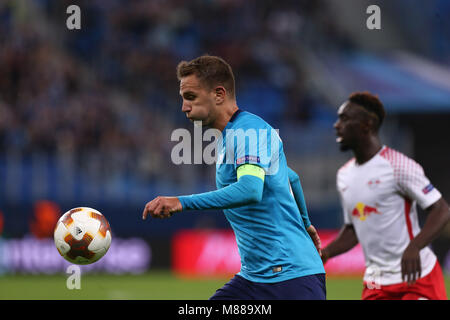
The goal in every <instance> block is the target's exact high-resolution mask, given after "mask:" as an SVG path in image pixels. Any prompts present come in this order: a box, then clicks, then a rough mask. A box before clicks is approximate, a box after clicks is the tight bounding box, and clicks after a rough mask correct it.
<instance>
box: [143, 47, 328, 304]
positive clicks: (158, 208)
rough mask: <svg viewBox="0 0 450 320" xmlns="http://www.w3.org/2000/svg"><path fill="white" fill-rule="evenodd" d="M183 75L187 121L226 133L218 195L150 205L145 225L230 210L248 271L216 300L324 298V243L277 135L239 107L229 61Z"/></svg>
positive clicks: (206, 63) (190, 68) (183, 66)
mask: <svg viewBox="0 0 450 320" xmlns="http://www.w3.org/2000/svg"><path fill="white" fill-rule="evenodd" d="M177 76H178V79H179V80H180V95H181V96H182V99H183V105H182V111H183V112H184V113H185V114H186V117H187V118H188V119H190V120H191V121H201V122H202V125H204V126H208V127H210V128H215V129H217V130H219V131H220V132H221V133H222V138H221V139H219V140H218V144H219V145H218V154H219V156H218V161H217V163H216V185H217V190H215V191H211V192H205V193H200V194H193V195H187V196H179V197H163V196H160V197H157V198H155V199H153V200H152V201H150V202H148V203H147V204H146V205H145V208H144V211H143V219H146V217H147V215H148V214H150V216H152V217H155V218H167V217H170V216H172V214H173V213H175V212H180V211H185V210H207V209H222V210H223V211H224V213H225V216H226V218H227V219H228V221H229V222H230V224H231V227H232V228H233V231H234V233H235V236H236V242H237V245H238V250H239V254H240V257H241V270H240V272H239V273H238V274H236V275H235V276H234V278H232V279H231V280H230V281H229V282H228V283H226V284H225V285H224V286H223V287H222V288H220V289H218V290H217V291H216V293H215V294H214V295H213V296H212V297H211V299H226V300H228V299H240V300H246V299H257V300H263V299H286V300H288V299H311V300H312V299H315V300H320V299H325V298H326V287H325V270H324V267H323V264H322V260H321V258H320V239H319V237H318V235H317V231H316V229H315V228H314V226H313V225H311V222H310V220H309V218H308V212H307V209H306V205H305V199H304V196H303V191H302V187H301V184H300V179H299V177H298V175H297V174H296V173H295V172H294V171H293V170H291V169H290V168H289V167H288V166H287V162H286V157H285V154H284V151H283V144H282V142H281V139H280V137H279V136H278V133H277V132H276V131H275V130H274V129H273V128H272V127H271V126H270V125H269V124H268V123H267V122H265V121H264V120H263V119H261V118H260V117H258V116H256V115H254V114H252V113H249V112H246V111H242V110H241V109H239V108H238V106H237V103H236V97H235V83H234V76H233V72H232V69H231V67H230V66H229V65H228V64H227V63H226V62H225V61H224V60H223V59H221V58H219V57H214V56H201V57H198V58H196V59H194V60H192V61H189V62H186V61H182V62H180V63H179V65H178V67H177Z"/></svg>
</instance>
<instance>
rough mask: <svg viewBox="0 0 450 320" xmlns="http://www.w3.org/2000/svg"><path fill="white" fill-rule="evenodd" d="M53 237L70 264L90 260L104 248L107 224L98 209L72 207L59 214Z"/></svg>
mask: <svg viewBox="0 0 450 320" xmlns="http://www.w3.org/2000/svg"><path fill="white" fill-rule="evenodd" d="M54 240H55V245H56V249H58V252H59V253H60V254H61V256H62V257H63V258H64V259H66V260H67V261H69V262H71V263H74V264H90V263H93V262H95V261H98V260H99V259H100V258H101V257H103V256H104V255H105V254H106V252H107V251H108V249H109V247H110V245H111V228H110V227H109V223H108V221H107V220H106V218H105V216H104V215H102V214H101V213H100V212H99V211H97V210H95V209H92V208H87V207H80V208H74V209H71V210H69V211H67V212H66V213H64V214H63V215H62V216H61V218H59V220H58V222H57V223H56V227H55V233H54Z"/></svg>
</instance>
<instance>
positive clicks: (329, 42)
mask: <svg viewBox="0 0 450 320" xmlns="http://www.w3.org/2000/svg"><path fill="white" fill-rule="evenodd" d="M71 4H77V5H79V6H80V8H81V30H68V29H67V27H66V19H67V18H68V16H69V14H67V13H66V9H67V7H68V6H69V5H71ZM371 4H377V5H379V6H380V8H381V27H382V28H381V30H369V29H368V28H367V27H366V19H367V18H368V16H369V15H368V14H367V13H366V8H367V7H368V6H369V5H371ZM0 30H1V32H0V298H1V299H17V298H19V299H20V298H23V299H47V298H56V299H59V298H62V299H65V298H67V299H71V298H77V299H78V298H81V299H90V298H97V299H98V298H100V299H103V298H105V299H115V298H117V299H131V298H143V299H184V298H195V299H197V298H198V299H206V298H208V297H209V296H210V295H211V294H212V293H213V292H214V290H215V289H216V288H218V287H219V286H221V285H222V284H223V283H224V282H225V281H226V280H227V277H228V276H229V275H230V274H232V273H233V272H235V271H236V269H237V270H238V268H239V261H238V256H237V254H236V248H235V243H234V240H233V235H232V234H231V233H230V231H229V225H228V223H227V222H226V220H225V218H224V217H223V214H222V213H221V212H216V211H211V212H186V213H182V214H179V215H176V216H175V217H173V218H172V219H168V220H161V221H160V220H147V221H142V220H141V212H142V209H143V206H144V205H145V203H146V202H147V201H149V200H151V199H153V197H154V196H157V195H181V194H192V193H196V192H204V191H208V190H212V189H214V188H215V182H214V172H215V170H214V166H208V165H205V164H198V165H175V164H173V163H172V162H171V150H172V148H173V146H174V145H175V144H176V142H173V141H170V136H171V133H172V131H173V130H175V129H176V128H186V129H188V130H189V131H190V132H192V130H193V129H192V124H191V123H190V122H188V121H187V120H186V119H185V116H184V114H183V113H182V112H181V99H180V97H179V94H178V81H177V79H176V75H175V67H176V65H177V63H178V62H179V61H180V60H189V59H191V58H194V57H196V56H198V55H201V54H204V53H208V54H213V55H219V56H222V57H223V58H225V59H226V60H227V61H228V62H229V63H230V64H231V66H232V67H233V69H234V72H235V75H236V80H237V101H238V105H239V106H240V107H241V108H242V109H245V110H248V111H250V112H253V113H256V114H258V115H260V116H261V117H263V118H264V119H265V120H267V121H268V122H269V123H271V124H272V125H273V126H274V127H275V128H278V129H279V130H280V135H281V137H282V139H283V142H284V147H285V150H286V155H287V159H288V162H289V165H290V166H291V167H292V168H293V169H295V170H296V171H297V172H298V173H299V175H300V177H301V180H302V185H303V188H304V193H305V197H306V200H307V205H308V208H309V213H310V218H311V220H312V223H313V224H314V225H315V226H316V228H318V229H319V230H320V233H321V235H322V237H323V238H322V239H323V241H325V242H326V241H327V239H331V238H332V237H334V235H335V233H336V230H338V229H339V228H340V226H341V223H342V216H341V209H340V206H339V203H338V196H337V193H336V190H335V176H336V170H337V169H338V168H339V167H340V166H341V165H342V164H343V163H344V162H345V161H346V160H347V159H348V158H349V157H350V154H349V153H340V152H339V151H338V148H337V146H336V144H335V135H334V130H333V127H332V125H333V123H334V121H335V118H336V109H337V107H338V106H339V105H340V104H341V103H342V102H343V101H344V100H345V99H346V97H347V96H348V94H349V93H350V92H352V91H355V90H358V91H360V90H369V91H371V92H373V93H376V94H378V95H379V97H380V98H381V100H382V101H383V102H384V104H385V107H386V110H387V114H388V118H387V120H386V123H385V124H384V126H383V129H382V138H383V142H384V143H385V144H388V145H390V146H391V147H394V148H397V149H398V150H400V151H402V152H404V153H405V154H407V155H409V156H411V157H413V158H415V159H416V160H417V161H418V162H419V163H421V164H422V165H423V167H424V168H425V172H426V174H427V175H428V177H429V178H430V179H431V181H432V182H433V184H434V185H435V186H436V187H437V188H438V189H439V190H441V192H442V193H443V195H444V197H446V198H447V201H448V197H449V195H450V170H449V169H448V167H447V166H448V164H449V163H450V151H449V148H448V147H449V143H448V138H449V137H450V128H449V126H448V124H449V123H450V41H449V39H450V3H449V2H448V1H444V0H433V1H426V2H423V1H419V0H413V1H410V0H409V1H406V0H397V1H337V0H320V1H306V0H302V1H300V0H297V1H285V0H283V1H276V2H273V1H268V0H263V1H261V0H260V1H246V0H211V1H206V0H195V1H182V0H164V1H162V0H150V1H125V0H110V1H106V0H105V1H101V0H96V1H93V0H90V1H66V0H58V1H52V0H34V1H32V0H14V1H8V0H5V1H1V2H0ZM77 206H88V207H93V208H96V209H97V210H99V211H101V212H102V213H103V214H104V215H106V216H107V218H108V220H109V222H110V225H111V227H112V231H113V244H112V247H111V249H110V251H109V252H108V254H107V255H106V256H105V257H104V258H103V259H102V260H101V261H99V262H98V263H95V264H93V265H92V266H87V267H82V271H83V278H82V290H78V291H77V290H75V291H70V290H67V289H66V288H65V279H66V277H67V275H66V274H65V273H64V272H65V267H66V266H67V265H68V264H66V263H65V261H63V259H61V258H60V257H59V256H58V254H57V251H56V250H55V248H54V245H53V243H52V239H51V236H52V233H53V227H54V223H55V221H56V220H57V219H58V218H59V216H60V215H61V214H62V213H64V212H65V211H67V210H69V209H70V208H73V207H77ZM423 218H424V215H423V212H422V211H421V219H422V220H423ZM449 244H450V225H448V226H447V227H446V229H445V230H444V232H443V234H442V235H441V236H440V237H439V238H438V239H436V240H435V241H434V242H433V244H432V247H433V250H434V251H435V252H436V254H437V255H438V258H439V261H440V262H441V265H442V266H443V269H444V272H445V273H446V274H447V275H450V251H449ZM338 259H339V260H338ZM338 259H336V260H335V261H334V262H333V260H331V261H330V262H329V263H328V264H327V265H326V268H327V272H328V273H329V277H328V284H329V287H328V293H329V297H330V298H333V299H358V298H359V296H360V291H361V270H362V264H363V261H362V256H361V252H360V249H358V248H356V249H355V250H353V251H352V252H350V253H349V254H346V255H343V256H342V257H340V258H338ZM447 279H448V278H447ZM448 283H449V282H448V280H447V284H448ZM447 288H448V289H447V291H449V287H448V286H447Z"/></svg>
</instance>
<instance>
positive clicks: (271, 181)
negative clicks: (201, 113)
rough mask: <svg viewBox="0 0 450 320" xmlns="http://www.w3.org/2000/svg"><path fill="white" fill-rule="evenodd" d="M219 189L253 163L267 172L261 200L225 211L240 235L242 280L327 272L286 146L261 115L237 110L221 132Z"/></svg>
mask: <svg viewBox="0 0 450 320" xmlns="http://www.w3.org/2000/svg"><path fill="white" fill-rule="evenodd" d="M222 137H223V138H222V141H219V146H218V161H217V164H216V185H217V188H218V189H221V188H224V187H226V186H228V185H230V184H233V183H235V182H236V181H237V172H236V171H237V168H238V167H239V166H241V165H243V164H253V165H256V166H259V167H261V168H263V169H264V171H265V178H264V189H263V196H262V199H261V201H259V202H258V203H252V204H249V205H244V206H241V207H237V208H230V209H224V213H225V216H226V218H227V220H228V221H229V222H230V224H231V227H232V228H233V230H234V233H235V236H236V242H237V245H238V250H239V254H240V257H241V270H240V272H239V273H238V274H239V275H240V276H242V277H243V278H245V279H247V280H250V281H254V282H266V283H268V282H279V281H284V280H288V279H292V278H296V277H301V276H306V275H311V274H318V273H325V270H324V267H323V264H322V260H321V258H320V256H319V253H318V252H317V249H316V248H315V246H314V243H313V242H312V240H311V238H310V236H309V234H308V233H307V231H306V228H305V225H304V223H303V220H302V218H301V215H300V212H299V208H298V206H297V204H296V201H295V199H294V197H293V195H292V193H291V191H290V187H289V186H290V185H289V175H288V166H287V162H286V157H285V154H284V151H283V143H282V141H281V139H280V137H279V135H278V133H277V131H275V130H274V129H273V128H272V127H271V126H270V125H269V124H268V123H267V122H265V121H264V120H263V119H261V118H260V117H258V116H256V115H254V114H252V113H249V112H245V111H241V110H238V112H236V113H235V114H234V115H233V117H232V118H231V120H230V121H229V122H228V124H227V126H226V127H225V129H224V130H223V132H222Z"/></svg>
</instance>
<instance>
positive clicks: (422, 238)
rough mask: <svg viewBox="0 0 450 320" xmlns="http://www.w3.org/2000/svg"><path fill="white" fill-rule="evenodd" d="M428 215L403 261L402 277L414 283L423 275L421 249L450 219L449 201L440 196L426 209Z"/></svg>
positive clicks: (405, 253)
mask: <svg viewBox="0 0 450 320" xmlns="http://www.w3.org/2000/svg"><path fill="white" fill-rule="evenodd" d="M426 211H427V213H428V216H427V219H426V221H425V224H424V226H423V228H422V230H421V231H420V232H419V234H417V235H416V236H415V237H414V239H413V240H411V242H410V243H409V245H408V247H406V249H405V251H404V253H403V256H402V261H401V267H402V279H403V280H404V281H405V282H407V283H408V284H413V283H414V282H415V281H416V280H417V279H419V278H420V275H421V272H422V270H421V263H420V254H419V252H420V250H421V249H423V248H425V247H426V246H428V245H429V244H430V243H431V241H433V240H434V239H435V238H436V237H437V236H438V235H439V233H441V231H442V230H443V229H444V227H445V225H446V224H447V223H448V222H449V221H450V209H449V206H448V204H447V202H446V201H445V200H444V199H443V198H440V199H439V200H438V201H436V202H435V203H434V204H432V205H431V206H430V207H428V208H427V209H426Z"/></svg>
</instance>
